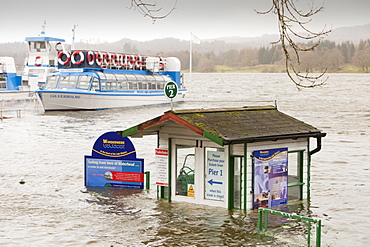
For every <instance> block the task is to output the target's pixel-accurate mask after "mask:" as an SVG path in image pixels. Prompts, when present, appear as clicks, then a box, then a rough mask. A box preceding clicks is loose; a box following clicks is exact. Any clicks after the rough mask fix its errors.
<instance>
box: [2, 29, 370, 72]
mask: <svg viewBox="0 0 370 247" xmlns="http://www.w3.org/2000/svg"><path fill="white" fill-rule="evenodd" d="M278 39H279V37H278V35H277V34H265V35H262V36H258V37H220V38H217V39H206V40H202V42H201V43H200V44H193V51H194V52H198V53H205V52H216V53H217V52H223V51H228V50H231V49H236V50H241V49H244V48H246V47H257V48H258V47H263V46H269V45H270V44H271V42H274V41H277V40H278ZM366 39H370V24H367V25H363V26H353V27H341V28H336V29H334V30H332V32H331V33H329V34H328V36H326V37H325V40H330V41H335V42H336V43H341V42H344V41H351V42H353V43H355V44H356V43H358V42H359V41H360V40H366ZM75 47H76V49H83V50H100V51H111V52H125V53H140V54H144V55H158V54H160V53H164V54H169V53H171V52H175V51H176V52H178V51H189V50H190V41H189V40H180V39H175V38H163V39H154V40H150V41H136V40H131V39H122V40H119V41H116V42H112V43H108V42H104V43H87V42H78V43H76V45H75ZM26 52H27V47H26V43H25V42H11V43H0V56H11V57H14V58H15V60H16V63H17V64H18V65H19V66H21V65H22V64H23V61H24V58H25V56H26Z"/></svg>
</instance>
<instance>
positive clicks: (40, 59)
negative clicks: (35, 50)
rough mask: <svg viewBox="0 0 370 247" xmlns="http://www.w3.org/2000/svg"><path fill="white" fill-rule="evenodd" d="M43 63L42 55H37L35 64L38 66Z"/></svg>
mask: <svg viewBox="0 0 370 247" xmlns="http://www.w3.org/2000/svg"><path fill="white" fill-rule="evenodd" d="M41 64H42V57H40V56H37V57H36V58H35V65H36V66H41Z"/></svg>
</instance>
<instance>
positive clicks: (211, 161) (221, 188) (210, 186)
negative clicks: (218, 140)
mask: <svg viewBox="0 0 370 247" xmlns="http://www.w3.org/2000/svg"><path fill="white" fill-rule="evenodd" d="M224 169H225V158H224V152H217V151H207V160H206V171H205V175H206V178H205V179H206V181H205V184H206V188H205V199H208V200H218V201H223V200H224V198H225V181H224V180H225V170H224Z"/></svg>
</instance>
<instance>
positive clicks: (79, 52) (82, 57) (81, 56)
mask: <svg viewBox="0 0 370 247" xmlns="http://www.w3.org/2000/svg"><path fill="white" fill-rule="evenodd" d="M76 55H79V56H80V60H78V61H76V60H75V56H76ZM84 60H85V55H84V54H83V52H81V51H74V52H73V53H72V56H71V61H72V63H73V64H74V65H80V64H81V63H83V61H84Z"/></svg>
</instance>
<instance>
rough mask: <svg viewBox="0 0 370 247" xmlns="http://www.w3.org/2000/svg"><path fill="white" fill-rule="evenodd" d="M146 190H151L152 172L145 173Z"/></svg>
mask: <svg viewBox="0 0 370 247" xmlns="http://www.w3.org/2000/svg"><path fill="white" fill-rule="evenodd" d="M145 181H146V183H145V189H147V190H149V189H150V171H146V172H145Z"/></svg>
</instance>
